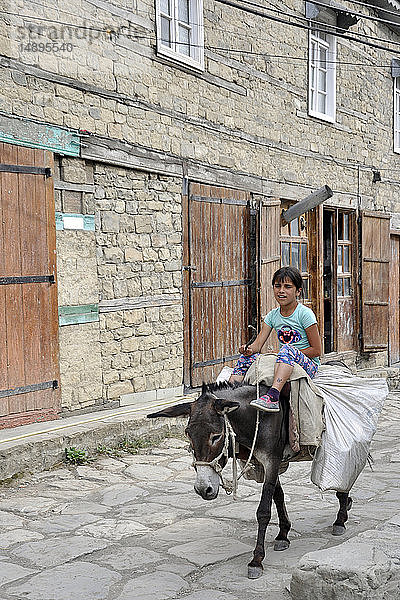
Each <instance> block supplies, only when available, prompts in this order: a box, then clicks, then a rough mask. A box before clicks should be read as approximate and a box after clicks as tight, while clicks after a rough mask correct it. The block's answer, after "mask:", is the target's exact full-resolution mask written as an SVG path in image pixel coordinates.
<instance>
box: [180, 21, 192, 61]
mask: <svg viewBox="0 0 400 600" xmlns="http://www.w3.org/2000/svg"><path fill="white" fill-rule="evenodd" d="M189 34H190V31H189V29H186V27H179V46H178V52H180V54H185V55H186V56H190V36H189Z"/></svg>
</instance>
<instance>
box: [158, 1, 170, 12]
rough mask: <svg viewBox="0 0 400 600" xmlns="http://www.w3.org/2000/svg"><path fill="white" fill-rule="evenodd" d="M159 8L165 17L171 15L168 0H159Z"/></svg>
mask: <svg viewBox="0 0 400 600" xmlns="http://www.w3.org/2000/svg"><path fill="white" fill-rule="evenodd" d="M160 7H161V12H162V13H164V14H165V15H170V14H171V7H170V3H169V0H160Z"/></svg>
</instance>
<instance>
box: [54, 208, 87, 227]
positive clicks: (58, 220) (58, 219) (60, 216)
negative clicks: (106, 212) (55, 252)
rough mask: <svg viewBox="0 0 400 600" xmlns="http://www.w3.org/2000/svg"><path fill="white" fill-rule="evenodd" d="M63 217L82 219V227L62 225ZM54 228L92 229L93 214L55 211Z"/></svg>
mask: <svg viewBox="0 0 400 600" xmlns="http://www.w3.org/2000/svg"><path fill="white" fill-rule="evenodd" d="M64 217H73V218H74V217H75V218H77V219H81V220H82V224H83V227H67V228H66V227H64ZM56 229H57V231H62V230H63V229H81V230H83V231H94V215H80V214H72V213H62V212H56Z"/></svg>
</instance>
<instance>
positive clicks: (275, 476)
mask: <svg viewBox="0 0 400 600" xmlns="http://www.w3.org/2000/svg"><path fill="white" fill-rule="evenodd" d="M266 392H267V388H266V387H265V386H264V385H262V384H260V386H259V394H260V395H262V394H264V393H266ZM289 393H290V387H289V384H286V386H285V388H284V389H283V390H282V393H281V410H280V411H279V412H277V413H261V414H260V420H259V429H258V434H257V438H256V441H255V445H254V457H255V459H256V461H258V463H260V464H261V465H262V467H263V470H264V482H263V487H262V493H261V499H260V504H259V506H258V509H257V521H258V534H257V541H256V546H255V549H254V552H253V559H252V561H251V562H250V563H249V565H248V577H249V578H250V579H257V578H258V577H260V576H261V575H262V571H263V566H262V561H263V559H264V557H265V533H266V529H267V526H268V523H269V521H270V518H271V505H272V500H274V502H275V505H276V509H277V512H278V520H279V533H278V535H277V537H276V538H275V544H274V550H277V551H281V550H286V549H287V548H288V547H289V544H290V541H289V539H288V533H289V530H290V528H291V523H290V521H289V517H288V514H287V511H286V506H285V500H284V493H283V489H282V487H281V484H280V481H279V473H280V467H281V464H282V463H283V461H287V460H290V458H292V457H293V456H294V452H293V451H292V450H291V449H290V446H289V444H288V414H289ZM256 394H257V389H256V387H255V386H250V385H245V384H234V385H232V384H229V383H223V384H219V385H218V384H209V385H205V384H203V389H202V393H201V395H200V397H199V398H198V399H197V400H195V401H194V402H185V403H182V404H178V405H176V406H170V407H168V408H165V409H163V410H160V411H158V412H155V413H151V414H149V415H147V416H148V418H155V417H180V416H188V417H189V421H188V424H187V427H186V430H185V433H186V435H187V436H188V437H189V440H190V443H191V446H192V451H193V454H194V467H195V469H196V481H195V484H194V489H195V491H196V492H197V493H198V494H199V495H200V496H201V497H202V498H203V499H204V500H213V499H214V498H216V497H217V495H218V491H219V486H220V478H222V475H221V471H222V469H223V468H224V466H225V465H226V463H227V460H228V452H225V451H224V448H227V447H228V446H229V455H230V456H231V455H232V452H233V451H234V450H235V449H234V448H232V444H231V443H229V444H227V440H228V439H229V438H228V437H227V436H228V434H229V432H228V431H227V429H228V426H229V424H230V426H231V427H232V429H233V431H234V433H235V436H236V441H237V442H238V443H239V447H240V449H241V450H242V452H243V451H246V452H247V456H248V455H249V450H250V449H251V447H252V445H253V438H254V433H255V428H256V416H257V411H256V410H255V409H254V408H253V407H251V406H249V404H250V402H251V400H253V399H254V398H255V397H256ZM228 414H229V417H228V419H229V420H228V421H227V415H228ZM242 456H243V457H244V455H243V454H242ZM284 470H285V469H284ZM281 472H282V471H281ZM336 496H337V498H338V500H339V511H338V513H337V517H336V521H335V522H334V524H333V527H332V534H333V535H342V534H343V533H344V532H345V522H346V521H347V519H348V511H349V510H350V508H351V505H352V500H351V498H350V497H349V494H348V493H345V492H337V493H336Z"/></svg>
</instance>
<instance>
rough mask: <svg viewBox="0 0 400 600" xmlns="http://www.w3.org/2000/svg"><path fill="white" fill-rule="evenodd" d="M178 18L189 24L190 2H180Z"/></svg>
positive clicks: (179, 0)
mask: <svg viewBox="0 0 400 600" xmlns="http://www.w3.org/2000/svg"><path fill="white" fill-rule="evenodd" d="M178 18H179V20H180V21H183V22H184V23H189V0H178Z"/></svg>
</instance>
